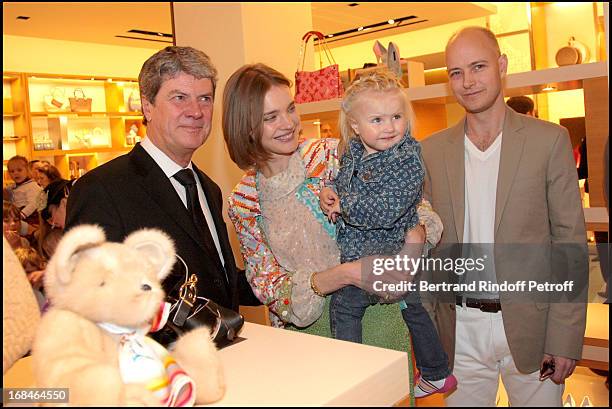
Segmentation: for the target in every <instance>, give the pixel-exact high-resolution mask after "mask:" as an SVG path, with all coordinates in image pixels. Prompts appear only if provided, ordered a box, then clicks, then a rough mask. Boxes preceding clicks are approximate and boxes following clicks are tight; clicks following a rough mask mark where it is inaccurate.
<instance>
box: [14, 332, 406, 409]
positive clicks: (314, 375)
mask: <svg viewBox="0 0 612 409" xmlns="http://www.w3.org/2000/svg"><path fill="white" fill-rule="evenodd" d="M239 336H240V337H241V338H245V340H244V341H240V342H237V343H235V344H233V345H231V346H228V347H226V348H224V349H222V350H221V351H219V353H220V355H221V360H222V363H223V369H224V371H225V381H226V385H227V388H226V393H225V396H224V398H223V399H222V400H221V401H219V402H216V403H215V404H213V405H210V406H323V405H342V406H349V405H350V406H392V405H394V404H397V403H400V402H401V401H403V400H404V399H405V398H406V397H407V396H408V393H409V385H408V357H407V354H406V353H405V352H398V351H393V350H389V349H383V348H376V347H371V346H367V345H361V344H354V343H350V342H345V341H338V340H335V339H329V338H324V337H318V336H315V335H308V334H302V333H299V332H295V331H289V330H283V329H278V328H272V327H267V326H263V325H258V324H253V323H250V322H245V323H244V327H243V328H242V330H241V332H240V334H239ZM31 364H32V362H31V357H26V358H22V359H20V360H19V361H17V363H16V364H15V365H14V366H13V367H12V368H11V369H10V370H9V371H8V372H7V373H6V374H5V377H4V382H3V383H4V385H3V386H4V387H5V388H28V387H30V388H31V387H34V380H33V376H32V367H31Z"/></svg>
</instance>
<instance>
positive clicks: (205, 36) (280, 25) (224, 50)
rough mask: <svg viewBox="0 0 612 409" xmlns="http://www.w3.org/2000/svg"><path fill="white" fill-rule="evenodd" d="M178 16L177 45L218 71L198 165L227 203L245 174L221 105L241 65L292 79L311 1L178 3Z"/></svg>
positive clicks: (196, 158) (308, 26)
mask: <svg viewBox="0 0 612 409" xmlns="http://www.w3.org/2000/svg"><path fill="white" fill-rule="evenodd" d="M173 15H174V35H175V39H176V44H177V45H181V46H192V47H195V48H199V49H201V50H205V52H206V53H207V54H208V55H209V56H210V57H211V59H212V61H213V62H214V64H215V66H216V67H217V70H218V71H219V82H218V84H217V90H216V96H215V99H216V103H215V112H214V115H213V125H212V132H211V135H210V137H209V140H208V141H207V142H206V144H205V145H204V146H203V147H202V148H200V149H198V150H197V151H196V153H195V154H194V157H193V161H194V162H195V163H196V164H197V165H198V166H199V167H201V168H202V169H203V170H204V171H205V172H206V173H207V174H208V175H209V176H210V177H211V178H212V179H213V180H214V181H215V182H216V183H217V184H218V185H219V186H220V187H221V191H222V193H223V197H224V199H225V198H227V197H228V196H229V194H230V193H231V191H232V189H233V187H234V186H235V185H236V183H238V182H239V181H240V179H241V177H242V175H243V173H244V172H243V171H242V170H241V169H239V168H238V167H237V166H236V165H235V164H234V163H233V162H232V161H231V159H230V157H229V154H228V153H227V149H226V147H225V142H224V140H223V132H222V128H221V113H222V105H221V101H222V95H223V90H224V87H225V83H226V82H227V79H228V78H229V76H230V75H231V74H232V73H233V72H234V71H236V70H237V69H238V68H239V67H241V66H242V65H244V64H252V63H258V62H261V63H265V64H267V65H269V66H271V67H273V68H275V69H277V70H278V71H280V72H282V73H283V74H285V75H286V76H287V77H288V78H289V79H291V80H292V81H293V78H294V74H295V69H296V67H295V64H296V61H297V52H298V50H299V45H300V39H301V37H302V35H303V34H304V33H305V32H307V31H309V30H311V29H312V11H311V7H310V3H274V4H273V3H173ZM228 27H231V29H228ZM262 27H265V30H262ZM219 33H223V35H220V34H219ZM313 56H314V55H313V53H312V52H311V54H310V55H309V56H308V59H307V63H306V67H312V66H313ZM308 69H310V68H308ZM223 214H224V217H225V219H226V223H227V225H228V231H229V233H230V241H231V242H232V248H233V249H234V255H235V258H236V261H237V263H238V264H239V265H241V264H242V257H241V255H240V252H239V249H240V246H239V243H238V241H237V238H236V236H235V232H234V228H233V226H232V225H231V222H230V221H229V220H228V218H227V202H226V201H225V200H224V203H223Z"/></svg>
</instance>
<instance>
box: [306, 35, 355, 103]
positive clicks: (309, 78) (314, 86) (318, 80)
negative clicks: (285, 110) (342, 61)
mask: <svg viewBox="0 0 612 409" xmlns="http://www.w3.org/2000/svg"><path fill="white" fill-rule="evenodd" d="M315 37H316V38H317V40H318V41H317V46H318V47H319V67H320V69H319V70H317V71H304V60H305V59H306V46H307V44H308V40H310V38H313V41H314V38H315ZM322 53H325V56H326V57H327V60H328V62H329V63H330V65H329V66H327V67H325V68H324V67H323V61H322V57H321V54H322ZM343 93H344V87H343V85H342V80H341V79H340V71H339V68H338V64H336V61H335V60H334V57H333V56H332V54H331V51H330V49H329V47H328V46H327V43H326V42H325V36H324V35H323V34H322V33H320V32H318V31H309V32H307V33H306V34H304V36H303V37H302V45H301V47H300V54H299V57H298V69H297V71H296V73H295V102H296V103H298V104H301V103H304V102H315V101H323V100H326V99H333V98H340V97H341V96H342V94H343Z"/></svg>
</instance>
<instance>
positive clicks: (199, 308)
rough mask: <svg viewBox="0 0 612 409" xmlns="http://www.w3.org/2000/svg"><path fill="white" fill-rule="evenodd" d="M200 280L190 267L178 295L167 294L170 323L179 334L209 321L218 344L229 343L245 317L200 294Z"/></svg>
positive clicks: (219, 345)
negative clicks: (198, 286) (169, 306)
mask: <svg viewBox="0 0 612 409" xmlns="http://www.w3.org/2000/svg"><path fill="white" fill-rule="evenodd" d="M179 259H180V258H179ZM181 261H183V260H181ZM183 263H184V262H183ZM185 266H186V265H185ZM197 282H198V278H197V276H196V275H195V274H191V275H190V274H189V273H188V271H187V270H186V278H185V282H184V283H183V284H182V285H181V287H180V289H179V292H178V298H176V297H172V296H168V297H166V298H167V300H166V301H168V302H170V303H171V304H172V307H171V308H170V316H169V317H168V323H167V324H166V325H167V326H168V327H169V328H170V329H172V330H173V331H174V332H175V334H176V335H177V336H181V335H182V334H184V333H186V332H189V331H191V330H193V329H196V328H199V327H201V326H204V325H205V326H207V327H209V328H210V337H211V339H212V340H213V342H214V343H215V345H216V346H217V348H222V347H224V346H228V345H229V344H231V343H232V342H233V341H234V339H235V338H236V334H237V333H238V331H240V329H241V328H242V326H243V325H244V318H243V317H242V315H240V314H238V313H237V312H236V311H234V310H231V309H229V308H225V307H222V306H220V305H218V304H217V303H215V302H214V301H212V300H209V299H207V298H204V297H198V294H197V286H196V284H197Z"/></svg>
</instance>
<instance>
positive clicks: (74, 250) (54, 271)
mask: <svg viewBox="0 0 612 409" xmlns="http://www.w3.org/2000/svg"><path fill="white" fill-rule="evenodd" d="M105 241H106V236H105V234H104V230H103V229H102V228H101V227H100V226H96V225H90V224H83V225H80V226H76V227H75V228H73V229H70V230H69V231H68V232H67V233H66V234H64V236H63V237H62V239H61V240H60V242H59V244H58V245H57V248H56V249H55V253H54V254H53V257H52V258H51V260H49V265H48V266H47V270H48V271H50V272H51V274H50V276H52V277H55V278H56V279H57V280H58V281H59V282H60V283H61V284H66V283H68V282H69V281H70V279H71V278H72V272H73V270H74V267H75V265H76V262H77V261H78V253H79V252H80V251H82V250H86V249H88V248H91V247H95V246H98V245H100V244H102V243H104V242H105Z"/></svg>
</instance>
